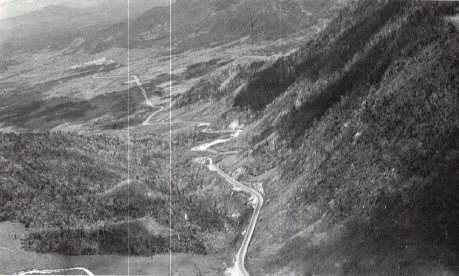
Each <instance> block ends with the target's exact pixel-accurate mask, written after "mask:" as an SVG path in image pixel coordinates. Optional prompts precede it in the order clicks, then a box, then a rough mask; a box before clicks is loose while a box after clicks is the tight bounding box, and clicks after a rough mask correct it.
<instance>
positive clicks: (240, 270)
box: [17, 65, 263, 276]
mask: <svg viewBox="0 0 459 276" xmlns="http://www.w3.org/2000/svg"><path fill="white" fill-rule="evenodd" d="M104 66H105V65H104ZM104 66H102V67H101V68H100V69H99V70H98V71H97V72H96V74H94V76H93V78H94V79H110V78H125V77H124V76H106V77H100V76H97V75H98V74H99V72H100V71H101V70H102V69H103V68H104ZM131 77H132V78H133V79H134V81H135V83H136V84H137V86H138V87H139V88H140V91H141V93H142V95H143V97H144V98H145V104H146V105H148V106H150V107H159V109H158V110H155V111H154V112H153V113H151V114H150V115H149V116H148V118H146V119H145V121H143V123H142V125H143V126H148V125H156V124H172V123H174V124H175V123H187V124H197V125H198V127H201V126H204V127H205V128H204V129H203V130H202V132H203V133H213V134H215V133H216V134H225V135H230V136H229V138H224V139H223V138H219V139H216V140H214V141H212V142H208V143H205V144H202V145H199V146H196V147H193V148H192V149H191V151H195V152H210V153H212V154H233V153H237V151H231V152H224V153H220V152H218V151H216V150H213V149H210V147H212V146H214V145H217V144H221V143H226V142H228V141H230V140H232V139H234V138H236V137H237V136H239V134H240V133H241V132H242V130H240V129H235V130H233V129H228V130H211V129H210V123H204V122H194V121H168V122H150V121H151V119H152V118H153V117H154V116H155V115H157V114H158V113H159V112H161V111H162V110H163V109H164V106H163V105H160V104H156V103H152V102H151V100H150V99H149V98H148V95H147V93H146V91H145V89H144V88H143V86H142V82H141V81H140V79H139V78H138V77H137V76H134V75H132V76H131ZM194 161H195V162H198V163H200V164H202V165H205V166H207V168H208V169H209V171H212V172H217V173H218V174H219V175H220V176H221V177H223V178H224V179H225V180H226V181H228V182H229V183H230V184H231V185H233V187H234V188H235V189H239V190H242V191H244V192H246V193H249V194H250V195H251V197H250V199H249V203H251V204H252V206H253V208H254V212H253V214H252V217H251V219H250V222H249V225H248V227H247V228H246V230H245V233H244V239H243V241H242V244H241V246H240V247H239V250H238V252H237V253H236V256H235V258H234V265H233V266H232V267H229V268H227V270H226V271H225V275H228V276H249V273H248V272H247V270H246V269H245V265H244V261H245V257H246V254H247V248H248V246H249V243H250V240H251V238H252V235H253V231H254V229H255V226H256V223H257V219H258V216H259V214H260V210H261V207H262V205H263V196H262V195H261V194H260V193H259V192H258V191H257V190H255V189H253V188H251V187H248V186H246V185H244V184H242V183H241V182H239V181H237V180H235V179H233V178H231V177H230V176H229V175H228V174H226V173H225V172H224V171H222V170H221V169H220V168H219V167H218V165H217V164H214V163H213V160H212V158H211V157H198V158H196V159H194ZM68 271H81V272H84V273H86V274H87V275H94V274H93V273H92V272H91V271H90V270H89V269H87V268H84V267H75V268H64V269H44V270H37V269H32V270H28V271H22V272H18V273H17V274H19V275H30V274H51V273H60V272H68Z"/></svg>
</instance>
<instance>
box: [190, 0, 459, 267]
mask: <svg viewBox="0 0 459 276" xmlns="http://www.w3.org/2000/svg"><path fill="white" fill-rule="evenodd" d="M457 8H458V4H457V3H433V2H416V1H396V0H381V1H364V0H362V1H356V2H351V3H350V4H349V5H348V6H347V7H346V8H345V9H343V10H342V11H341V12H340V14H339V15H338V17H337V18H335V19H334V20H333V21H332V22H331V23H330V24H329V25H328V26H327V28H326V29H325V30H324V31H322V32H321V33H320V34H319V35H318V36H317V38H315V39H314V40H311V41H310V42H309V43H307V44H306V45H303V47H302V48H301V49H300V50H299V51H296V52H294V53H292V54H291V55H289V56H285V57H282V58H280V59H278V60H277V61H275V62H270V63H264V64H262V66H258V67H248V68H252V70H240V72H244V73H245V75H244V78H243V81H242V82H243V83H244V85H242V86H238V85H239V83H236V84H237V85H236V86H235V87H233V89H232V90H231V89H229V90H228V91H226V92H225V91H223V92H222V91H221V90H216V89H215V91H216V92H214V93H213V94H212V95H209V96H206V97H207V98H210V99H213V100H215V99H220V98H223V99H225V100H224V101H225V102H227V101H228V100H229V101H231V102H232V104H233V111H237V112H239V115H237V116H238V118H239V119H241V120H242V122H243V123H244V124H246V125H248V127H247V134H245V135H244V136H242V137H243V138H242V139H241V140H240V141H239V143H240V145H244V144H245V143H246V142H249V146H250V149H248V152H249V154H248V155H245V156H244V157H242V156H241V159H240V161H239V162H240V163H239V164H238V166H242V167H247V168H251V171H252V172H256V175H257V176H256V177H257V179H265V183H264V186H265V191H266V195H267V196H266V201H265V202H266V203H265V205H264V207H263V209H262V211H261V215H260V222H259V225H258V226H257V231H256V232H255V235H254V240H253V241H252V243H251V246H250V247H249V253H248V255H249V256H253V257H252V258H249V266H248V268H249V270H251V271H252V273H253V274H254V275H265V274H270V275H271V274H274V275H278V274H281V275H284V274H289V273H291V272H295V275H316V274H319V275H322V274H326V275H329V274H332V275H335V274H337V275H341V274H349V275H356V274H376V275H394V274H398V273H402V274H403V273H406V274H408V275H421V274H426V275H431V274H442V273H445V274H446V275H453V274H454V273H455V272H457V268H458V266H457V265H458V263H457V250H458V247H459V244H458V241H459V237H458V235H457V233H459V231H458V230H459V229H458V224H457V221H458V220H459V217H458V212H457V211H458V206H457V203H456V202H457V199H458V198H459V195H458V192H457V191H458V181H457V179H458V170H457V162H458V158H459V155H458V152H459V151H458V150H459V147H458V146H459V145H458V143H457V136H458V133H459V117H458V116H459V115H458V113H457V110H458V94H457V91H458V87H457V84H458V64H459V61H458V55H459V50H458V49H459V47H458V46H459V36H458V32H457V29H456V28H455V26H454V25H453V24H451V23H449V22H448V21H447V20H445V17H446V16H450V15H453V14H455V13H456V10H457ZM202 84H203V85H204V84H205V82H202ZM214 86H216V87H218V83H217V84H214ZM203 87H204V86H203ZM236 88H237V89H236ZM199 89H200V88H199V87H195V88H194V90H193V91H199ZM233 91H234V92H233ZM229 92H232V93H229ZM222 93H223V95H222ZM225 93H226V94H225ZM214 95H216V96H214ZM187 97H189V95H188V96H187V95H185V96H183V97H182V99H183V100H189V99H188V98H187ZM236 114H238V113H236ZM242 114H245V115H242ZM227 116H228V113H225V114H223V115H222V117H221V119H220V121H222V122H225V121H226V122H228V121H227V119H225V118H226V117H227ZM231 169H234V167H232V168H231ZM274 172H275V173H274ZM245 177H249V178H253V177H254V176H251V175H250V174H247V175H246V176H245Z"/></svg>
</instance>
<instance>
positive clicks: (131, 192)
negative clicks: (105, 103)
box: [0, 130, 244, 255]
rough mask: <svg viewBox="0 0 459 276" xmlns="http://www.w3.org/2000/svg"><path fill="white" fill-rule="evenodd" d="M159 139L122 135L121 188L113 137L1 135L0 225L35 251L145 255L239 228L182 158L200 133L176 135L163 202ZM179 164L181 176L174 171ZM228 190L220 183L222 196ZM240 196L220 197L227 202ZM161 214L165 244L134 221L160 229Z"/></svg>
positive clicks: (182, 248)
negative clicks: (16, 227) (21, 232)
mask: <svg viewBox="0 0 459 276" xmlns="http://www.w3.org/2000/svg"><path fill="white" fill-rule="evenodd" d="M160 135H161V134H149V135H145V134H142V135H140V136H137V135H134V136H133V137H132V138H131V139H132V140H131V142H132V144H133V145H134V146H132V147H131V149H130V176H131V180H130V181H129V182H128V181H126V180H125V179H127V173H128V172H127V170H126V168H127V166H126V164H127V162H128V161H127V145H126V143H125V142H124V141H123V140H122V139H120V138H112V137H110V136H106V135H89V136H87V135H78V134H75V133H65V132H62V133H61V132H55V133H29V134H14V133H10V134H5V133H4V134H1V140H0V141H1V143H0V155H1V156H2V159H0V162H1V169H0V176H1V178H0V182H1V185H0V220H1V221H6V220H8V221H18V222H21V223H23V224H24V225H25V226H26V227H27V228H30V232H29V235H28V236H27V237H25V239H24V240H23V245H24V246H25V248H26V249H29V250H34V251H38V252H56V253H62V254H68V255H78V254H109V253H117V254H133V255H151V254H158V253H165V252H169V245H171V249H172V250H173V252H176V253H179V252H192V253H196V254H206V253H207V252H209V251H213V250H219V249H221V248H217V247H216V246H214V245H213V244H212V243H213V241H212V238H210V237H212V235H213V234H212V233H217V232H221V231H228V232H231V231H233V232H234V229H235V228H236V227H238V225H239V223H244V222H242V221H238V220H234V219H232V218H231V211H230V210H232V208H230V206H224V205H223V206H221V205H220V204H217V202H219V201H221V199H219V198H218V197H216V196H218V195H219V194H221V193H222V189H221V188H219V187H218V186H219V185H221V184H219V185H215V183H214V182H215V180H214V181H212V182H211V183H210V182H209V181H208V180H205V179H204V177H203V175H204V174H205V170H203V169H202V168H201V167H200V166H198V165H197V164H194V163H193V162H192V161H191V158H192V157H193V156H192V155H191V153H190V154H183V152H188V149H189V146H190V142H195V141H203V140H204V139H206V138H208V137H205V135H204V134H202V133H201V132H200V131H198V130H197V131H195V132H191V133H187V134H185V135H181V136H177V137H176V141H175V142H174V144H175V145H176V146H180V145H186V149H183V151H180V150H178V151H177V152H176V153H175V154H176V155H175V156H174V159H175V160H176V162H174V179H176V180H174V182H173V193H172V195H171V197H169V193H170V190H169V181H168V179H169V178H168V175H169V167H168V166H167V162H164V160H167V159H168V158H169V155H168V153H169V151H168V146H169V143H168V142H167V141H165V140H162V138H161V137H160ZM184 166H186V167H188V169H187V170H185V171H183V170H178V169H177V170H176V169H175V168H183V167H184ZM175 171H177V173H175ZM214 177H215V176H214ZM134 178H135V179H136V180H134ZM177 181H179V182H177ZM196 183H199V187H200V188H198V189H196V186H195V185H196ZM203 183H208V184H205V185H203ZM212 184H213V185H212ZM209 188H211V189H209ZM217 188H218V190H216V189H217ZM212 189H214V190H212ZM219 190H220V191H219ZM229 190H230V189H229V186H227V188H226V189H224V191H225V192H224V193H226V194H228V193H229ZM219 197H220V198H225V197H226V196H223V195H219ZM169 199H170V200H169ZM242 200H243V199H242V198H240V197H234V198H226V199H225V201H226V202H227V203H228V202H230V203H231V206H237V205H239V204H237V203H235V202H234V201H242ZM170 204H171V205H170ZM170 207H172V210H171V209H170ZM171 211H172V213H173V215H172V228H173V235H172V239H171V240H170V239H169V231H164V232H165V233H162V234H158V233H156V234H155V233H154V232H151V231H152V230H151V229H150V228H149V227H150V226H148V223H145V222H142V220H140V221H139V220H138V219H142V218H147V219H148V220H154V221H155V223H156V224H158V225H159V226H157V227H160V229H161V228H165V229H168V227H165V226H168V225H169V224H170V223H171V221H170V220H169V215H170V212H171ZM185 214H186V216H187V218H185V217H184V215H185ZM155 227H156V226H155ZM128 229H129V230H128ZM232 235H233V236H234V234H232ZM228 242H231V239H229V240H228Z"/></svg>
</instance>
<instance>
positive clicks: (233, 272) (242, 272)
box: [191, 123, 263, 276]
mask: <svg viewBox="0 0 459 276" xmlns="http://www.w3.org/2000/svg"><path fill="white" fill-rule="evenodd" d="M201 125H205V126H206V128H205V129H203V131H202V132H204V133H222V134H225V133H231V137H230V138H226V139H217V140H215V141H213V142H210V143H205V144H202V145H200V146H196V147H194V148H192V149H191V150H192V151H208V152H212V153H218V152H216V151H215V150H211V149H209V148H210V147H211V146H213V145H216V144H220V143H225V142H228V141H230V140H231V139H233V138H235V137H237V136H238V135H239V134H240V133H241V130H209V125H210V124H208V123H203V124H201ZM197 161H198V162H200V163H201V164H203V165H206V166H207V168H208V169H209V170H210V171H214V172H217V173H218V174H219V175H220V176H221V177H223V178H224V179H225V180H226V181H228V182H229V183H230V184H232V185H233V186H234V187H235V188H237V189H240V190H242V191H244V192H246V193H249V194H250V195H251V198H250V199H249V203H251V204H252V206H253V208H254V212H253V214H252V217H251V218H250V222H249V225H248V227H247V229H246V231H245V235H244V240H243V241H242V244H241V246H240V247H239V250H238V252H237V254H236V256H235V258H234V265H233V266H232V267H229V268H228V269H227V270H226V272H225V274H226V275H229V276H249V273H248V272H247V270H246V269H245V264H244V262H245V257H246V254H247V248H248V247H249V243H250V240H251V238H252V235H253V231H254V230H255V225H256V223H257V220H258V216H259V214H260V210H261V207H262V206H263V196H262V195H261V194H260V193H259V192H258V191H257V190H255V189H253V188H250V187H248V186H246V185H244V184H242V183H241V182H239V181H237V180H235V179H234V178H231V177H230V176H229V175H228V174H227V173H225V172H224V171H222V170H221V169H220V168H219V167H218V165H215V164H214V163H213V161H212V158H210V157H203V158H198V159H197Z"/></svg>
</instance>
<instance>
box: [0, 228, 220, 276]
mask: <svg viewBox="0 0 459 276" xmlns="http://www.w3.org/2000/svg"><path fill="white" fill-rule="evenodd" d="M26 233H27V229H25V228H24V226H23V225H22V224H20V223H14V222H2V223H0V274H13V273H17V272H19V271H26V270H28V269H32V268H34V269H58V268H70V267H85V268H87V269H89V270H90V271H91V272H93V273H94V274H96V275H97V274H99V275H100V274H112V275H113V274H118V275H120V274H128V267H129V274H133V275H169V264H170V256H169V254H161V255H155V256H152V257H137V256H130V257H127V256H119V255H88V256H62V255H57V254H40V253H35V252H28V251H25V250H24V249H22V248H21V242H20V238H21V237H22V236H24V235H25V234H26ZM15 237H16V238H15ZM223 268H224V266H223V264H222V263H221V261H220V260H219V259H217V258H215V257H212V256H203V255H193V254H174V255H173V256H172V275H183V276H187V275H190V276H193V275H209V276H211V275H220V274H221V272H222V269H223Z"/></svg>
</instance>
